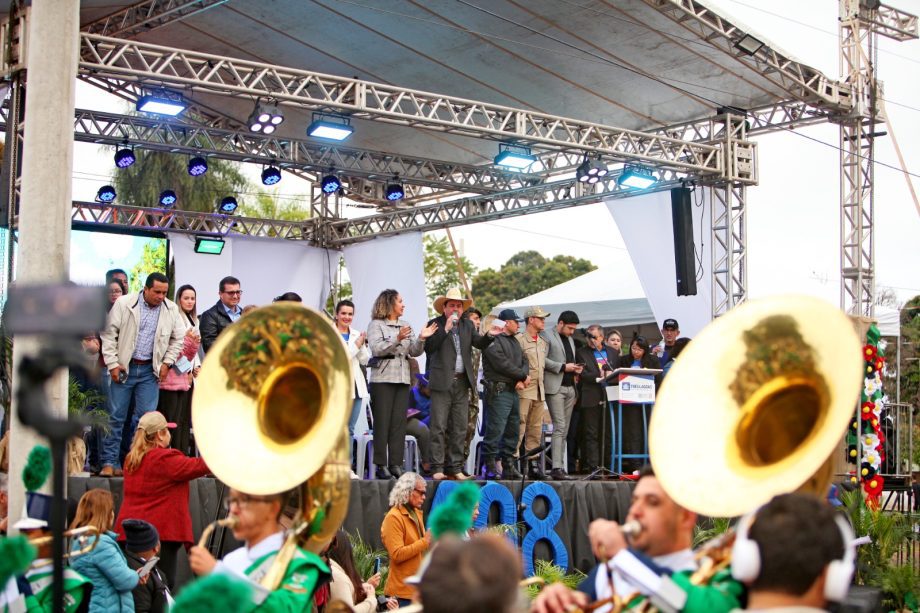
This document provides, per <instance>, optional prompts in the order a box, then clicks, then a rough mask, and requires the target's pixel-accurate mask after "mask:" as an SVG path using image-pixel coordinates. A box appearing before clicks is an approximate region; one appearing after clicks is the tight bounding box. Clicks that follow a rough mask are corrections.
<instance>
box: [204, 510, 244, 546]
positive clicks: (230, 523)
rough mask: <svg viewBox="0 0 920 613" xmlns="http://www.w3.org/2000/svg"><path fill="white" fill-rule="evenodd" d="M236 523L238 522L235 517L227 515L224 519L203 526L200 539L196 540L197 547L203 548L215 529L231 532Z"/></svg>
mask: <svg viewBox="0 0 920 613" xmlns="http://www.w3.org/2000/svg"><path fill="white" fill-rule="evenodd" d="M238 521H239V520H238V519H237V518H236V516H235V515H229V516H227V517H225V518H224V519H218V520H217V521H213V522H211V523H210V524H208V525H207V526H205V529H204V530H202V531H201V538H200V539H198V546H199V547H202V548H203V547H204V546H205V545H207V543H208V539H209V538H210V537H211V533H212V532H214V530H215V529H216V528H230V529H231V530H233V528H234V527H235V526H236V523H237V522H238Z"/></svg>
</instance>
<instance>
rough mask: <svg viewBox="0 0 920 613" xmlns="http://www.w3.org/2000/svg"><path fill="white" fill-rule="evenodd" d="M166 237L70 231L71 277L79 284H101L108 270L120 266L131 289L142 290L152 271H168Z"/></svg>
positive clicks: (134, 290)
mask: <svg viewBox="0 0 920 613" xmlns="http://www.w3.org/2000/svg"><path fill="white" fill-rule="evenodd" d="M167 248H168V241H167V240H166V239H165V238H158V237H152V236H137V235H130V234H115V233H111V232H89V231H85V230H73V231H71V233H70V280H71V281H73V282H74V283H77V284H79V285H102V284H103V283H104V282H105V273H106V271H108V270H111V269H113V268H121V269H122V270H124V271H125V272H126V273H128V281H129V283H130V287H129V288H128V291H129V292H139V291H140V290H141V287H143V285H144V281H145V280H146V279H147V275H149V274H150V273H152V272H161V273H163V274H166V262H167V257H168V254H167Z"/></svg>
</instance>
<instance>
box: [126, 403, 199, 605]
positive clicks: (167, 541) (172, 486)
mask: <svg viewBox="0 0 920 613" xmlns="http://www.w3.org/2000/svg"><path fill="white" fill-rule="evenodd" d="M175 427H176V424H174V423H169V422H167V421H166V418H165V417H163V414H162V413H160V412H158V411H151V412H150V413H146V414H145V415H143V416H142V417H141V419H140V421H139V422H138V424H137V431H136V432H135V433H134V440H133V441H132V443H131V451H130V452H128V456H127V457H126V458H125V463H124V471H125V482H124V500H123V501H122V503H121V509H120V510H119V512H118V521H116V522H115V532H117V533H118V534H119V537H118V540H120V541H123V540H124V539H125V537H124V534H123V533H122V530H121V522H122V520H125V519H143V520H144V521H148V522H150V523H151V524H153V525H154V526H155V527H156V529H157V532H159V533H160V544H161V545H160V570H162V571H163V573H164V574H165V575H166V579H167V581H169V585H170V587H175V580H176V562H177V558H178V555H179V548H180V547H182V546H185V547H186V548H188V547H190V546H191V545H192V543H193V536H192V517H191V515H190V514H189V510H188V482H189V481H191V480H192V479H197V478H198V477H203V476H205V475H206V474H208V473H209V472H210V471H209V470H208V466H207V464H205V463H204V460H203V459H202V458H189V457H186V456H185V454H183V453H182V452H181V451H179V450H178V449H170V448H169V441H170V439H171V438H172V435H171V434H170V433H169V429H170V428H175Z"/></svg>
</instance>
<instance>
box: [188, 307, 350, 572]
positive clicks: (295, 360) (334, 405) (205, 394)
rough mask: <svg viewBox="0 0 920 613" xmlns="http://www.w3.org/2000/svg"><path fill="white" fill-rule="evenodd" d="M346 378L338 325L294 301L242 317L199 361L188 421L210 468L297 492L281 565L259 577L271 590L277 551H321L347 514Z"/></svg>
mask: <svg viewBox="0 0 920 613" xmlns="http://www.w3.org/2000/svg"><path fill="white" fill-rule="evenodd" d="M352 381H353V379H352V373H351V360H350V359H349V357H348V354H347V351H346V347H345V344H344V343H343V342H342V338H341V336H340V335H339V333H338V331H337V330H336V329H335V327H334V326H333V325H332V324H331V323H330V321H329V320H328V319H327V318H326V317H325V316H324V315H323V314H321V313H319V312H317V311H315V310H313V309H309V308H306V307H304V306H302V305H300V304H296V303H276V304H273V305H271V306H267V307H263V308H260V309H256V310H255V311H253V312H251V313H249V314H247V315H246V316H245V317H243V318H241V319H239V320H238V321H237V322H236V323H234V324H232V325H231V326H229V327H228V328H227V329H226V330H224V332H223V333H222V334H221V336H220V337H219V338H218V339H217V342H215V343H214V345H213V346H212V347H211V349H210V351H209V352H208V354H207V357H206V358H205V360H204V363H203V364H202V367H201V372H200V373H199V375H198V379H197V380H196V382H195V395H194V397H193V401H192V424H193V426H194V429H195V440H196V442H197V444H198V448H199V449H200V451H201V455H202V456H203V457H204V459H205V461H206V462H207V463H208V467H209V468H210V469H211V471H212V472H213V473H214V474H215V475H216V476H217V478H218V479H220V480H221V481H223V482H224V483H226V484H227V485H228V486H230V487H232V488H234V489H237V490H239V491H241V492H245V493H247V494H254V495H266V494H275V493H278V492H284V491H288V490H291V489H294V488H300V491H301V508H300V512H299V513H298V516H297V517H296V518H295V520H294V524H293V526H292V528H291V530H290V535H291V536H290V537H289V542H288V543H286V544H285V548H283V549H282V552H280V553H279V555H278V562H277V564H276V566H278V567H279V568H277V569H275V571H274V572H271V571H270V572H269V573H268V575H267V576H266V579H265V580H263V582H262V584H263V585H265V586H266V587H269V589H274V587H276V585H271V584H272V583H273V582H275V581H280V579H281V577H282V576H283V574H284V570H285V568H286V566H287V560H284V559H283V558H284V556H285V555H287V556H290V555H293V553H294V546H295V545H299V546H302V547H304V548H306V549H308V550H310V551H313V552H314V553H319V551H321V550H322V549H323V548H324V547H325V545H326V544H327V543H328V542H329V540H331V538H332V537H333V536H334V535H335V532H336V531H337V530H338V528H339V526H340V525H341V523H342V521H343V520H344V518H345V514H346V512H347V510H348V495H349V490H350V484H351V480H350V469H351V464H350V460H349V439H348V431H347V428H346V425H347V423H348V416H349V413H350V412H351V405H352V397H353V383H352ZM319 513H322V522H321V523H320V524H319V528H318V529H317V525H316V524H317V523H318V522H316V521H314V520H315V519H316V518H317V514H319ZM311 526H312V528H313V533H312V534H309V535H308V534H307V531H308V527H311ZM287 559H288V560H289V559H290V558H289V557H288V558H287Z"/></svg>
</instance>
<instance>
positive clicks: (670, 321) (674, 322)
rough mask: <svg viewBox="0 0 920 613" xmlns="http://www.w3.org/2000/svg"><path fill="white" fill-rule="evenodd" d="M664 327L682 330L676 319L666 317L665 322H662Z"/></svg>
mask: <svg viewBox="0 0 920 613" xmlns="http://www.w3.org/2000/svg"><path fill="white" fill-rule="evenodd" d="M661 327H662V329H668V328H671V329H673V330H680V326H678V325H677V320H676V319H665V320H664V323H663V324H661Z"/></svg>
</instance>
